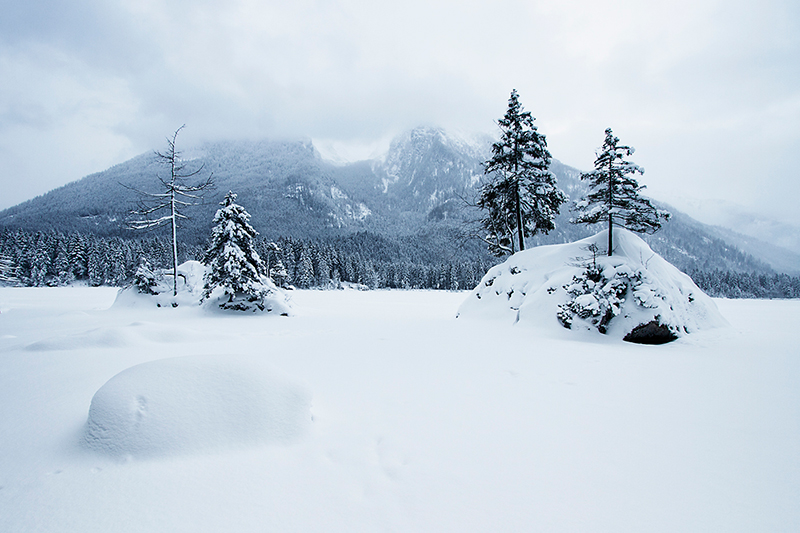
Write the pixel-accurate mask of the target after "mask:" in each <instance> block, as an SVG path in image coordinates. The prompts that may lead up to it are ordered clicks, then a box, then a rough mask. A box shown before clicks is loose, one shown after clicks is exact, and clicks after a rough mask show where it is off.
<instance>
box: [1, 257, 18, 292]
mask: <svg viewBox="0 0 800 533" xmlns="http://www.w3.org/2000/svg"><path fill="white" fill-rule="evenodd" d="M15 270H16V269H15V267H14V261H12V260H11V258H9V257H6V256H4V255H0V283H7V284H9V285H16V284H17V283H18V282H19V280H18V279H17V276H16V274H15Z"/></svg>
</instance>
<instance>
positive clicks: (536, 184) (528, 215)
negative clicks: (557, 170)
mask: <svg viewBox="0 0 800 533" xmlns="http://www.w3.org/2000/svg"><path fill="white" fill-rule="evenodd" d="M534 120H535V119H534V118H533V117H532V116H531V114H530V112H528V111H524V110H523V107H522V104H521V103H520V101H519V95H518V94H517V91H516V90H513V91H511V97H510V98H509V99H508V109H507V110H506V114H505V116H504V117H503V118H502V119H500V120H499V121H498V122H497V123H498V125H499V126H500V130H501V132H502V133H501V137H500V140H499V141H498V142H496V143H494V144H493V145H492V158H491V159H490V160H489V161H487V162H486V163H485V165H484V172H485V174H487V175H489V176H491V180H490V181H489V182H487V183H486V184H484V185H483V186H482V187H481V189H480V192H479V196H478V201H477V206H478V207H480V208H481V209H483V210H484V211H486V213H485V216H484V218H483V219H482V220H481V226H482V228H483V230H484V232H483V234H482V236H481V237H482V238H483V240H484V241H485V242H486V243H487V245H488V246H489V251H490V252H492V253H493V254H495V255H497V256H502V255H505V254H507V253H514V252H516V251H517V249H519V250H524V249H525V237H530V236H532V235H535V234H537V233H548V232H550V231H551V230H552V229H554V228H555V217H556V215H557V214H558V211H559V208H560V206H561V204H563V203H564V202H565V201H566V200H567V197H566V195H565V194H564V193H563V192H562V191H561V190H560V189H558V187H557V186H556V178H555V176H554V175H553V173H552V172H550V170H549V168H550V160H551V156H550V152H549V151H548V150H547V140H546V139H545V136H544V135H542V134H540V133H539V132H538V131H537V128H536V126H535V125H534V123H533V122H534Z"/></svg>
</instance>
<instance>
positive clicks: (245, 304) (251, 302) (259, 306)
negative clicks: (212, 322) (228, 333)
mask: <svg viewBox="0 0 800 533" xmlns="http://www.w3.org/2000/svg"><path fill="white" fill-rule="evenodd" d="M203 308H204V309H206V310H208V311H212V312H225V313H227V312H230V311H238V312H249V313H267V314H273V315H281V316H294V314H295V313H294V307H293V306H292V302H291V299H290V297H289V294H288V293H287V292H286V291H285V290H283V289H281V288H280V287H278V286H276V285H275V284H274V283H273V282H272V280H270V279H269V278H268V277H266V276H262V277H261V282H260V286H259V287H258V288H257V290H255V291H253V293H252V294H243V293H234V294H230V293H229V292H226V289H225V287H217V288H215V289H214V290H213V291H211V294H210V295H209V297H208V298H207V299H206V300H205V301H204V302H203Z"/></svg>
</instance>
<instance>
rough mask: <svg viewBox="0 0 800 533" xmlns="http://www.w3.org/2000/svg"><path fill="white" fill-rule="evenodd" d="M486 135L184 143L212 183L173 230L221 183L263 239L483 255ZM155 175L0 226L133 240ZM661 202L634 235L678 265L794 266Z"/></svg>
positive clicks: (577, 229)
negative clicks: (323, 147) (475, 235)
mask: <svg viewBox="0 0 800 533" xmlns="http://www.w3.org/2000/svg"><path fill="white" fill-rule="evenodd" d="M491 143H492V139H491V138H490V137H488V136H483V137H473V136H465V135H456V134H452V133H450V132H446V131H444V130H442V129H439V128H433V127H427V128H416V129H414V130H411V131H408V132H405V133H403V134H402V135H400V136H398V137H397V138H395V139H394V140H393V141H392V143H391V145H390V147H389V150H388V152H387V153H386V154H384V155H383V157H381V158H379V159H375V160H371V161H360V162H355V163H346V164H342V163H334V162H332V161H327V160H325V159H323V158H322V156H321V155H320V154H319V152H318V151H317V150H316V149H315V147H314V145H313V143H312V142H311V141H310V140H308V139H284V140H262V141H230V142H216V143H208V144H205V145H202V146H199V147H195V148H186V149H185V150H184V151H183V159H184V162H185V163H186V164H187V168H188V169H189V170H195V169H201V170H200V172H199V174H198V175H197V176H196V177H197V178H198V180H200V179H203V178H205V177H207V176H208V175H209V174H211V175H213V180H214V183H215V189H214V190H213V191H211V192H210V193H209V194H207V195H206V198H205V202H204V204H203V205H199V206H196V207H193V208H191V209H188V210H187V211H186V214H187V215H189V216H190V217H191V219H190V220H186V221H181V227H180V230H179V231H180V234H179V238H180V239H181V240H182V241H183V242H185V243H187V244H190V245H200V244H202V243H204V242H205V240H206V239H207V237H208V235H209V232H210V228H211V220H212V218H213V215H214V212H215V211H216V209H217V208H218V203H219V202H220V201H221V200H222V198H223V197H224V195H225V193H227V192H228V190H232V191H234V192H236V193H237V194H238V195H239V202H240V203H241V204H242V205H243V206H244V207H245V208H246V209H247V211H248V212H249V213H250V214H251V217H252V218H251V223H252V225H253V227H255V229H256V230H258V231H259V232H260V233H261V234H262V235H263V236H264V237H266V238H268V239H277V238H279V237H291V238H298V239H322V240H330V239H333V238H337V237H340V236H343V235H348V234H352V233H356V232H370V233H375V234H378V235H381V236H384V237H387V238H392V239H402V240H404V241H405V242H414V243H415V246H417V247H418V248H419V247H422V248H426V249H428V250H430V253H431V254H432V255H435V256H436V257H438V258H440V259H446V258H459V257H475V256H479V255H481V256H485V252H484V250H483V246H482V244H481V243H480V242H479V241H478V240H477V239H472V240H468V239H465V236H466V235H468V234H469V233H470V224H469V221H470V220H473V221H474V220H475V219H477V218H478V213H477V212H476V211H475V210H474V208H469V207H468V206H467V205H466V204H467V203H468V202H469V200H471V199H472V198H473V197H474V194H475V191H476V187H478V186H479V185H480V183H481V181H482V179H483V166H482V165H483V162H484V161H485V160H486V159H487V158H488V157H489V155H490V147H491ZM178 149H179V150H180V149H181V146H180V139H178ZM551 170H552V171H553V172H554V174H555V175H556V177H557V180H558V185H559V187H560V188H561V189H562V190H564V191H565V192H566V193H567V194H568V195H569V197H570V199H571V200H573V201H574V200H577V199H579V198H580V197H581V195H582V194H583V193H584V191H585V185H584V184H583V183H582V182H581V181H580V171H578V170H577V169H574V168H572V167H569V166H567V165H565V164H562V163H561V162H559V161H557V160H553V163H552V165H551ZM159 176H160V177H161V178H166V177H167V169H166V168H165V167H164V166H163V165H161V164H160V162H159V160H158V158H157V157H156V155H155V154H154V153H145V154H142V155H140V156H137V157H135V158H133V159H130V160H129V161H126V162H124V163H121V164H119V165H116V166H114V167H111V168H109V169H107V170H104V171H102V172H98V173H96V174H92V175H89V176H86V177H85V178H83V179H80V180H78V181H75V182H72V183H69V184H67V185H65V186H63V187H60V188H58V189H55V190H53V191H50V192H49V193H47V194H44V195H42V196H39V197H37V198H34V199H32V200H29V201H27V202H24V203H22V204H19V205H17V206H14V207H11V208H9V209H6V210H5V211H2V212H0V228H8V229H14V228H19V229H25V230H28V231H46V230H58V231H61V232H82V233H92V234H96V235H99V236H109V237H123V238H129V237H140V236H142V233H141V232H133V231H131V230H128V229H126V228H125V227H124V221H125V219H126V217H127V216H128V213H129V212H130V211H131V209H132V208H133V207H134V206H135V204H136V201H137V199H138V195H137V194H136V193H135V192H134V191H133V189H137V190H140V191H147V192H159V191H160V187H161V184H160V183H159V181H158V178H159ZM643 181H644V182H645V183H646V176H645V179H644V180H643ZM662 207H665V208H667V209H669V210H670V211H672V212H673V215H674V216H673V219H672V220H671V221H670V222H668V223H667V224H665V226H664V228H663V229H662V230H661V231H660V232H658V233H656V234H655V235H653V236H648V237H646V240H648V242H649V243H650V245H651V246H652V247H653V249H654V250H655V251H657V252H658V253H659V254H661V255H663V256H664V257H665V258H666V259H667V260H669V261H670V262H672V263H673V264H675V265H676V266H677V267H678V268H681V269H682V270H685V271H688V270H714V269H719V270H732V271H738V272H765V273H766V272H770V271H772V270H775V271H779V272H787V273H797V272H798V270H800V255H798V254H796V253H794V252H791V251H789V250H786V249H783V248H780V247H778V246H774V245H768V244H766V243H763V242H760V241H758V240H757V239H754V238H752V237H745V236H743V235H738V234H736V233H734V232H731V231H727V230H725V231H723V230H720V229H719V228H714V227H711V226H707V225H705V224H701V223H700V222H697V221H696V220H694V219H692V218H691V217H689V216H688V215H684V214H682V213H680V212H677V211H676V210H674V209H673V208H670V207H669V206H666V205H662ZM562 211H564V212H562V214H561V215H559V217H558V219H557V223H556V230H555V231H553V232H551V233H550V235H546V236H537V237H536V238H535V239H532V240H531V242H530V245H534V244H545V243H559V242H567V241H574V240H577V239H580V238H583V237H586V236H587V235H589V234H590V233H593V232H594V231H595V229H593V228H587V227H585V226H576V225H573V224H570V223H569V222H568V221H569V218H570V214H569V212H568V209H562ZM473 227H474V225H473ZM597 229H600V228H597Z"/></svg>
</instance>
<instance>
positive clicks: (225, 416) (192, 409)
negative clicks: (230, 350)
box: [84, 356, 311, 457]
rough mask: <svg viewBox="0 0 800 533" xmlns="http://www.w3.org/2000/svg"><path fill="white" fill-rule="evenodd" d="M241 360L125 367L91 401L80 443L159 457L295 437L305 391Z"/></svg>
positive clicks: (305, 407) (305, 415)
mask: <svg viewBox="0 0 800 533" xmlns="http://www.w3.org/2000/svg"><path fill="white" fill-rule="evenodd" d="M239 359H240V358H235V357H229V356H228V357H225V356H216V357H210V356H205V357H203V356H184V357H177V358H168V359H161V360H158V361H150V362H148V363H142V364H140V365H136V366H134V367H131V368H128V369H126V370H123V371H122V372H120V373H119V374H117V375H116V376H114V377H113V378H111V379H110V380H109V381H108V382H107V383H106V384H105V385H103V386H102V387H100V390H98V391H97V393H96V394H95V395H94V397H93V398H92V403H91V406H90V408H89V418H88V422H87V425H86V429H85V433H84V442H85V444H86V446H87V447H88V448H90V449H92V450H95V451H98V452H102V453H107V454H109V455H114V456H135V457H159V456H164V455H179V454H183V453H187V452H195V451H201V450H217V449H225V448H236V447H240V446H243V445H255V444H263V443H270V442H275V441H282V440H286V439H291V438H292V437H296V436H297V435H301V434H302V433H303V432H304V429H305V426H306V425H307V424H306V422H310V420H311V414H310V411H309V407H310V398H309V395H308V393H307V392H304V391H303V389H302V387H298V386H296V385H292V384H291V383H290V382H287V381H286V380H285V378H276V377H274V376H273V375H271V373H270V372H269V371H268V370H266V369H264V368H260V367H259V366H258V365H254V364H253V363H252V362H251V361H249V360H248V359H244V360H243V361H242V360H239Z"/></svg>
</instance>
